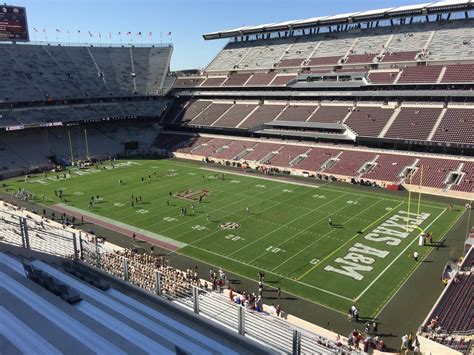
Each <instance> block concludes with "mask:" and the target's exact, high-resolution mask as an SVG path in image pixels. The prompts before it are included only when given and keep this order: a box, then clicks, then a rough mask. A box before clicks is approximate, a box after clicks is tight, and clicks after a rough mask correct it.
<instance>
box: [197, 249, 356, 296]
mask: <svg viewBox="0 0 474 355" xmlns="http://www.w3.org/2000/svg"><path fill="white" fill-rule="evenodd" d="M188 247H192V248H195V249H198V250H202V251H204V252H206V253H210V254H214V255H217V256H219V257H221V258H225V259H228V260H231V261H233V262H236V263H239V264H242V265H245V266H248V267H251V268H253V269H256V270H261V271H264V272H267V273H269V274H273V275H277V276H279V277H281V278H284V279H286V280H289V281H292V282H296V283H299V284H301V285H304V286H307V287H311V288H314V289H315V290H319V291H321V292H324V293H328V294H330V295H332V296H335V297H338V298H342V299H344V300H346V301H351V302H352V299H351V298H348V297H345V296H341V295H339V294H337V293H334V292H331V291H328V290H325V289H323V288H320V287H317V286H314V285H310V284H307V283H304V282H300V281H297V280H293V279H292V278H290V277H287V276H284V275H281V274H278V273H276V272H272V271H269V270H265V269H262V268H260V267H258V266H255V265H251V264H248V263H246V262H245V261H242V260H239V259H234V258H231V257H228V256H225V255H222V254H219V253H216V252H213V251H210V250H207V249H203V248H199V247H197V246H195V245H190V244H189V245H188ZM298 297H300V296H298Z"/></svg>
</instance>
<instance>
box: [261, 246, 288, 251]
mask: <svg viewBox="0 0 474 355" xmlns="http://www.w3.org/2000/svg"><path fill="white" fill-rule="evenodd" d="M265 250H266V251H271V252H272V253H279V252H280V251H282V252H286V250H283V249H280V248H277V247H274V246H273V245H270V246H269V247H268V248H267V249H265Z"/></svg>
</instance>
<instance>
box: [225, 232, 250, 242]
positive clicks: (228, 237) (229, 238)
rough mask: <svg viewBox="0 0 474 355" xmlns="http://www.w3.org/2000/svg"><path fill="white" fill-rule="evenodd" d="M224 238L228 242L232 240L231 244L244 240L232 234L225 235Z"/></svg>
mask: <svg viewBox="0 0 474 355" xmlns="http://www.w3.org/2000/svg"><path fill="white" fill-rule="evenodd" d="M224 238H225V239H228V240H232V241H233V242H236V241H238V240H245V238H242V237H239V236H238V235H234V234H229V235H226V236H225V237H224Z"/></svg>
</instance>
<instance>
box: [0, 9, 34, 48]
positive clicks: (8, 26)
mask: <svg viewBox="0 0 474 355" xmlns="http://www.w3.org/2000/svg"><path fill="white" fill-rule="evenodd" d="M29 40H30V37H29V35H28V22H27V20H26V9H25V8H24V7H20V6H10V5H0V41H13V42H17V41H18V42H20V41H21V42H28V41H29Z"/></svg>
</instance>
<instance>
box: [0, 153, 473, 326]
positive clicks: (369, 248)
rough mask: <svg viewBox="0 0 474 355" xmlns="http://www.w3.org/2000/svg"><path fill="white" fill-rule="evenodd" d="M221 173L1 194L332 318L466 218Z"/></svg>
mask: <svg viewBox="0 0 474 355" xmlns="http://www.w3.org/2000/svg"><path fill="white" fill-rule="evenodd" d="M223 174H224V173H219V172H215V171H209V170H207V169H206V168H205V167H200V166H197V165H196V164H191V163H186V162H181V161H175V160H121V161H117V162H116V163H115V167H112V166H111V164H110V163H107V164H105V165H103V166H99V168H96V167H89V168H88V169H81V170H78V169H71V170H70V171H69V172H66V177H64V175H63V173H48V174H47V175H45V174H41V175H36V176H31V177H29V178H27V179H25V178H16V179H11V180H9V181H7V182H6V184H7V185H8V191H9V192H11V193H14V192H16V191H17V190H18V189H20V188H23V189H26V190H27V191H29V192H31V193H34V194H35V202H36V203H39V204H44V205H49V206H51V205H59V204H61V203H63V205H61V206H64V204H65V205H67V206H71V207H73V208H74V209H81V210H83V211H86V212H87V213H88V214H92V215H95V216H97V217H98V218H100V217H105V218H107V219H108V220H114V221H117V222H120V225H128V226H131V227H133V228H137V229H139V230H145V231H149V232H151V233H155V234H157V235H160V236H163V237H165V238H169V239H172V240H175V241H177V242H179V243H178V244H179V246H180V249H178V250H177V251H176V252H177V253H181V254H184V255H187V256H190V257H192V258H195V259H198V260H201V261H204V262H207V263H209V264H211V265H215V266H216V267H222V268H223V269H226V270H229V271H232V272H234V273H235V274H238V275H241V276H244V277H248V278H251V279H255V280H256V279H257V273H258V271H259V270H263V271H265V273H266V278H265V281H266V284H268V285H271V286H273V287H281V288H282V290H285V291H287V292H288V293H292V294H294V295H296V296H298V297H301V298H304V299H307V300H310V301H312V302H315V303H318V304H321V305H324V306H326V307H328V308H331V309H333V310H335V311H338V312H341V313H347V311H348V309H349V307H350V306H351V305H352V304H353V303H354V302H355V303H357V306H358V308H359V309H360V312H361V316H363V317H376V316H377V315H378V314H379V313H380V312H381V310H382V309H383V307H384V306H385V305H386V304H387V303H388V302H389V300H390V299H391V297H393V295H394V294H395V293H396V292H397V291H398V290H399V289H400V288H401V287H402V286H403V285H404V283H405V281H406V280H407V279H408V278H409V276H410V275H411V274H412V273H413V272H414V270H415V269H416V268H417V266H418V265H419V264H420V263H421V262H422V261H423V259H424V257H425V256H426V255H428V253H430V252H431V250H432V249H433V247H435V246H436V245H437V243H438V242H439V241H441V240H442V239H443V236H444V235H445V234H446V233H447V232H448V231H449V230H450V229H451V227H452V226H453V225H454V224H455V223H456V221H457V220H458V219H459V218H460V217H461V216H462V214H463V213H464V211H465V210H464V207H463V206H457V205H455V206H454V208H453V209H452V210H448V209H447V206H446V205H445V204H440V203H438V202H434V201H432V200H430V199H429V197H425V196H423V197H422V199H421V204H420V205H419V206H418V195H417V194H412V200H411V203H410V206H408V201H407V198H406V197H404V196H402V195H400V196H398V195H387V194H384V193H380V192H377V191H374V190H369V189H367V191H361V190H360V189H352V188H351V187H350V186H347V187H340V186H334V185H331V184H327V183H323V184H322V185H320V186H310V185H308V186H305V185H303V184H292V183H290V182H282V181H276V180H272V179H262V178H261V177H258V178H255V177H254V176H246V175H245V174H232V173H225V178H224V175H223ZM119 180H121V181H122V183H119ZM60 189H62V191H63V195H62V196H63V200H62V201H61V199H60V198H59V196H57V195H56V194H55V191H56V192H57V191H59V190H60ZM43 195H44V196H43ZM132 195H133V197H134V200H133V206H132ZM92 196H94V201H95V202H94V203H93V206H92V207H91V208H90V209H89V201H90V200H91V197H92ZM97 196H98V198H97ZM137 197H138V202H137V201H136V198H137ZM43 198H44V199H43ZM140 198H141V202H140ZM64 199H66V202H65V203H64ZM199 199H201V202H199ZM192 205H194V211H193V207H192ZM182 208H186V210H187V213H186V215H185V216H183V215H182V214H181V210H182ZM408 211H409V212H408ZM329 218H331V219H332V225H330V223H329ZM421 230H425V231H430V232H432V234H433V243H432V245H429V246H423V247H420V246H418V237H417V236H418V235H419V233H420V231H421ZM415 251H416V252H417V253H418V254H419V258H418V261H415V260H414V258H413V255H414V252H415ZM202 276H203V277H206V275H202ZM257 289H258V287H257V284H256V285H255V290H254V291H255V292H257ZM269 296H270V297H271V296H274V294H270V292H266V294H264V298H267V299H268V298H269Z"/></svg>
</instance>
